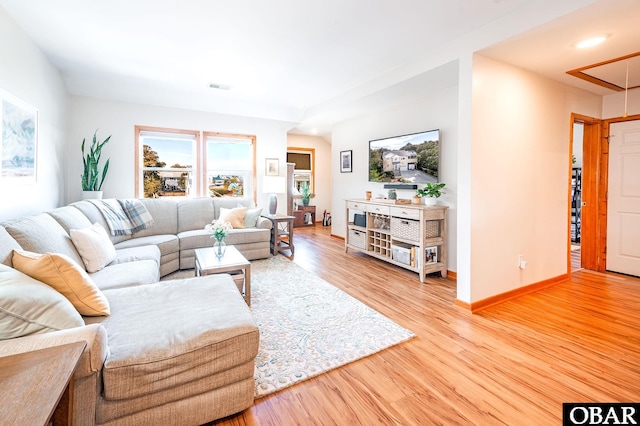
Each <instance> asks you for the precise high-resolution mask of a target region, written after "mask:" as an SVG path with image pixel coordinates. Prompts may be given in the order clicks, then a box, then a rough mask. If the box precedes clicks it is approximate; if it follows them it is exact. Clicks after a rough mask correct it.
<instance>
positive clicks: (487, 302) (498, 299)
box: [454, 274, 569, 314]
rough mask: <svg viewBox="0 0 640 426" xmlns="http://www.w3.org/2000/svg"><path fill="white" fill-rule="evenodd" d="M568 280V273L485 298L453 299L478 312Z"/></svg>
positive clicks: (461, 305)
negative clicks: (475, 299) (473, 300)
mask: <svg viewBox="0 0 640 426" xmlns="http://www.w3.org/2000/svg"><path fill="white" fill-rule="evenodd" d="M568 280H569V274H562V275H558V276H557V277H553V278H549V279H548V280H544V281H540V282H537V283H533V284H529V285H527V286H524V287H519V288H516V289H513V290H510V291H507V292H505V293H500V294H496V295H495V296H491V297H487V298H486V299H482V300H478V301H476V302H472V303H467V302H463V301H462V300H458V299H456V300H455V302H454V303H455V304H456V305H457V306H460V307H463V308H465V309H469V310H470V311H471V312H472V313H474V314H475V313H477V312H480V311H481V310H483V309H487V308H489V307H491V306H496V305H499V304H501V303H504V302H507V301H509V300H513V299H517V298H518V297H520V296H524V295H525V294H529V293H534V292H536V291H539V290H542V289H544V288H547V287H552V286H554V285H556V284H559V283H562V282H565V281H568Z"/></svg>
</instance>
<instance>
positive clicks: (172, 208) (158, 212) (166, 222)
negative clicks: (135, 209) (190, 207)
mask: <svg viewBox="0 0 640 426" xmlns="http://www.w3.org/2000/svg"><path fill="white" fill-rule="evenodd" d="M140 202H141V203H142V204H143V205H144V206H145V207H146V208H147V211H148V212H149V214H150V215H151V216H152V217H153V221H154V222H155V223H154V225H153V226H152V227H150V228H147V229H143V230H141V231H138V232H136V233H135V234H134V235H133V237H134V238H140V237H147V236H150V235H167V234H173V235H175V234H177V233H178V200H175V199H173V198H171V197H169V198H143V199H141V200H140Z"/></svg>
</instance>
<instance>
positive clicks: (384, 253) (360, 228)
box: [345, 200, 447, 282]
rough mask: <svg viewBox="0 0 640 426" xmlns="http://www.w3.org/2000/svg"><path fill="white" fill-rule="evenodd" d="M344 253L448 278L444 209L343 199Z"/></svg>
mask: <svg viewBox="0 0 640 426" xmlns="http://www.w3.org/2000/svg"><path fill="white" fill-rule="evenodd" d="M346 218H347V230H346V231H347V232H346V237H345V252H347V251H348V250H349V249H354V250H358V251H361V252H363V253H366V254H368V255H370V256H373V257H375V258H377V259H380V260H383V261H385V262H389V263H392V264H394V265H397V266H401V267H403V268H406V269H409V270H411V271H414V272H417V273H418V275H419V276H420V282H424V277H425V275H426V274H430V273H433V272H440V274H441V275H442V276H443V277H446V276H447V207H446V206H433V207H431V206H429V207H427V206H423V205H417V204H395V203H394V202H393V200H346Z"/></svg>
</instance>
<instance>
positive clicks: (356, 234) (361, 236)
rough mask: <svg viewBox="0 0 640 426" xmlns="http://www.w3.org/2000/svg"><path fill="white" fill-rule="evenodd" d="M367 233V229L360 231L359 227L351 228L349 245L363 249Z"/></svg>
mask: <svg viewBox="0 0 640 426" xmlns="http://www.w3.org/2000/svg"><path fill="white" fill-rule="evenodd" d="M366 235H367V233H366V232H365V231H360V230H359V229H353V228H349V240H348V241H349V245H352V246H354V247H358V248H361V249H364V248H365V240H366Z"/></svg>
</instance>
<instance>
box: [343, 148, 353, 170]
mask: <svg viewBox="0 0 640 426" xmlns="http://www.w3.org/2000/svg"><path fill="white" fill-rule="evenodd" d="M351 154H352V153H351V150H349V151H340V173H351V172H352V171H353V164H352V161H351Z"/></svg>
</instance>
